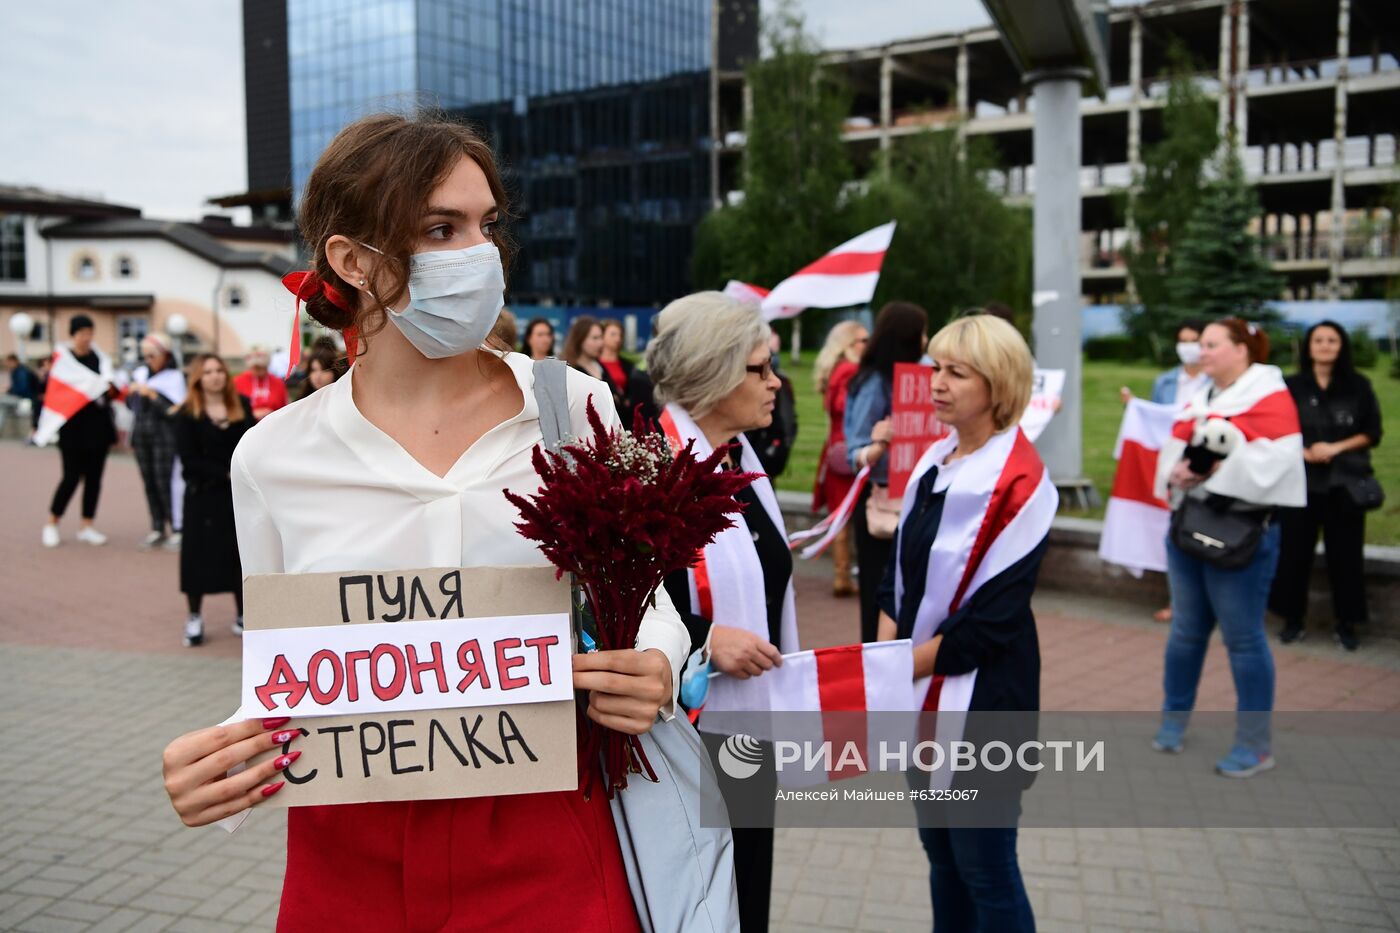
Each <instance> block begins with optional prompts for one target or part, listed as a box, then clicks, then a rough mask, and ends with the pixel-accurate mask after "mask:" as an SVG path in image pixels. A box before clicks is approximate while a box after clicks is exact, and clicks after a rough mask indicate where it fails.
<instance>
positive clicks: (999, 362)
mask: <svg viewBox="0 0 1400 933" xmlns="http://www.w3.org/2000/svg"><path fill="white" fill-rule="evenodd" d="M928 354H929V356H930V357H931V358H932V359H933V379H932V386H931V388H932V393H933V407H934V412H935V414H936V416H937V418H938V420H939V421H941V422H942V423H943V424H945V425H947V426H948V427H949V428H950V429H951V431H950V433H949V434H948V435H947V436H945V437H943V438H941V439H940V440H938V441H935V442H934V443H933V445H932V446H930V447H929V449H928V450H927V451H925V452H924V455H923V456H922V457H920V458H919V462H918V463H917V464H916V465H915V466H914V472H913V475H912V476H910V478H909V487H908V492H906V493H905V503H904V505H905V507H904V512H903V514H902V515H901V516H900V520H899V529H898V531H897V532H896V533H895V548H894V551H893V553H892V554H891V555H890V561H889V564H888V565H887V567H886V570H885V576H884V582H883V584H882V585H881V587H880V594H879V595H880V640H881V641H887V640H890V639H893V638H909V639H912V640H913V642H914V695H915V697H916V699H917V700H918V701H919V703H920V708H921V709H922V710H923V711H925V712H930V713H952V714H954V715H953V716H950V717H946V721H947V725H946V726H945V717H940V722H939V724H938V741H939V742H940V743H952V742H958V741H962V740H964V739H966V740H968V741H973V742H974V744H977V745H985V744H986V743H988V742H990V741H1001V742H1006V743H1007V744H1008V745H1009V746H1010V747H1012V748H1018V747H1020V745H1021V743H1022V742H1024V741H1029V740H1031V739H1034V738H1035V732H1034V726H1033V725H1031V724H1030V723H1033V722H1034V719H1033V717H1030V718H1024V717H1017V718H1012V717H1008V716H1006V715H1005V714H1007V713H1013V712H1025V711H1032V710H1038V709H1040V643H1039V641H1038V639H1037V636H1036V630H1035V616H1034V615H1033V614H1032V613H1031V596H1032V594H1033V593H1034V592H1035V584H1036V578H1037V575H1038V574H1039V572H1040V562H1041V559H1042V558H1043V557H1044V556H1045V550H1046V547H1047V546H1048V542H1049V534H1050V521H1051V519H1053V518H1054V517H1055V507H1056V505H1057V504H1058V501H1059V497H1058V495H1057V494H1056V492H1055V486H1054V484H1052V483H1051V482H1050V476H1049V473H1048V471H1047V470H1046V469H1045V466H1044V464H1042V463H1041V461H1040V457H1039V456H1038V455H1037V454H1036V450H1035V447H1033V446H1032V445H1031V442H1030V441H1029V440H1027V438H1026V435H1025V433H1024V432H1023V431H1022V430H1021V428H1020V427H1019V422H1020V420H1021V415H1022V414H1023V413H1024V412H1025V410H1026V405H1027V404H1028V403H1029V402H1030V397H1031V373H1032V369H1033V366H1034V364H1033V363H1032V362H1031V351H1030V349H1029V348H1028V347H1027V346H1026V342H1025V340H1023V339H1022V338H1021V335H1020V334H1019V333H1017V332H1016V328H1014V327H1012V326H1011V325H1010V324H1008V323H1006V322H1005V321H1003V320H1001V319H999V318H995V317H992V316H991V315H989V314H977V315H973V316H971V317H963V318H959V319H958V320H955V321H953V322H952V323H951V324H949V325H948V326H947V327H944V328H943V329H942V330H940V331H939V332H938V333H937V334H935V335H934V337H933V340H931V341H930V342H929V345H928ZM910 500H912V502H911V501H910ZM984 710H985V711H992V712H995V713H997V714H998V715H996V716H993V717H979V716H971V717H967V719H966V720H964V719H963V718H962V717H961V716H960V715H958V714H966V713H968V712H970V711H973V712H975V711H984ZM964 723H965V724H964ZM916 773H917V772H916ZM997 777H999V778H1000V780H994V781H992V782H990V784H989V783H988V782H987V774H986V772H981V773H979V772H971V773H969V772H959V773H958V774H957V775H954V776H952V778H951V782H954V783H955V785H957V786H963V787H968V786H978V785H979V783H980V784H981V786H982V787H983V788H986V789H989V790H990V789H993V788H994V789H995V790H996V792H997V794H998V795H999V796H998V797H997V803H998V804H999V809H998V812H997V813H996V814H993V813H991V812H990V811H984V820H985V821H984V822H982V823H981V825H974V826H962V825H954V826H949V825H947V820H946V818H944V819H939V818H938V816H939V814H938V813H937V812H936V811H932V810H920V811H919V815H920V824H921V825H920V827H919V841H920V842H922V843H923V847H924V852H925V853H926V854H927V855H928V860H929V894H930V897H931V899H932V901H933V921H934V925H935V927H936V928H937V929H939V930H945V929H946V930H979V931H981V930H996V931H997V933H1033V931H1034V930H1035V918H1034V916H1033V915H1032V913H1031V905H1030V901H1029V899H1028V898H1027V896H1026V887H1025V883H1024V882H1023V880H1022V878H1021V871H1020V867H1019V865H1018V864H1017V861H1016V822H1017V818H1018V816H1019V814H1020V795H1021V792H1022V790H1024V788H1025V787H1026V786H1028V785H1029V783H1030V778H1032V777H1034V772H1026V771H1024V770H1017V769H1012V770H1008V771H1006V772H1004V774H1000V775H998V776H997ZM931 780H932V782H933V783H932V786H933V787H934V789H943V788H947V787H949V785H950V775H949V772H948V771H947V770H941V771H935V772H934V773H933V775H932V777H931ZM964 782H966V783H964ZM985 805H986V806H991V805H990V804H985Z"/></svg>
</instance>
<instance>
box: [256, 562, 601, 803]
mask: <svg viewBox="0 0 1400 933" xmlns="http://www.w3.org/2000/svg"><path fill="white" fill-rule="evenodd" d="M244 610H245V611H244V625H245V632H244V706H243V709H244V710H245V711H248V712H249V714H250V715H257V714H258V713H259V712H261V711H263V710H265V709H269V708H268V706H267V703H268V702H271V703H272V704H273V705H272V707H271V710H270V711H269V712H268V713H267V715H269V716H273V715H292V716H293V719H292V721H291V723H290V724H289V725H288V727H287V728H288V729H297V730H299V731H300V733H301V737H300V738H298V739H295V740H294V741H293V742H291V743H289V744H288V745H285V746H279V747H274V748H270V749H269V750H268V751H267V752H265V753H263V754H262V755H259V756H258V757H257V758H256V759H254V762H253V764H260V763H262V762H263V761H266V760H268V759H269V758H272V757H275V756H277V755H281V754H283V752H284V751H290V750H292V749H296V750H299V751H300V752H301V753H302V754H301V757H300V758H299V759H298V760H297V761H296V762H294V763H293V764H292V765H291V767H289V768H287V769H286V770H285V771H283V772H282V778H284V779H285V780H286V781H287V786H286V787H284V788H283V789H282V791H281V792H280V793H277V794H274V795H273V796H272V797H270V798H268V800H267V803H266V804H264V806H269V805H270V806H310V805H317V804H334V803H366V802H371V801H382V800H431V799H442V798H451V797H484V796H494V795H500V794H532V793H540V792H543V791H555V790H573V789H575V788H577V787H578V752H577V743H576V734H575V713H574V694H573V674H572V664H571V661H570V655H571V654H572V652H573V639H572V634H571V632H572V630H571V628H570V622H569V612H570V597H569V586H568V583H567V581H556V580H555V579H554V568H552V567H523V568H522V567H510V568H500V567H485V568H465V569H459V568H445V569H429V570H403V571H385V572H372V573H361V572H355V573H312V574H266V575H258V576H251V577H248V578H247V579H246V580H245V581H244ZM288 711H290V712H288ZM326 713H342V715H326Z"/></svg>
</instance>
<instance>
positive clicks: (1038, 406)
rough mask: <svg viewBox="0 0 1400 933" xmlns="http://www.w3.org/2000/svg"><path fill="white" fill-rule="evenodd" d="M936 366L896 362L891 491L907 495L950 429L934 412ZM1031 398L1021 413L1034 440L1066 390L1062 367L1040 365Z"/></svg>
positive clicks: (891, 416) (1033, 379)
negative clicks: (923, 459) (930, 453)
mask: <svg viewBox="0 0 1400 933" xmlns="http://www.w3.org/2000/svg"><path fill="white" fill-rule="evenodd" d="M932 378H933V367H932V366H923V365H921V364H919V363H896V364H894V397H893V404H892V406H891V409H892V413H891V415H890V419H891V421H890V423H891V424H892V425H894V442H893V443H892V444H890V453H889V458H890V464H889V465H890V495H891V496H893V497H895V498H896V499H897V498H899V497H900V496H902V495H904V490H905V487H907V486H908V485H909V477H910V475H911V474H913V472H914V467H915V466H916V465H917V464H918V462H919V458H920V457H922V456H923V455H924V451H926V450H928V445H929V444H932V443H933V442H934V441H936V440H938V439H939V438H940V437H942V436H943V435H945V434H947V433H948V428H947V426H945V425H944V424H943V423H942V422H940V421H939V420H938V418H937V417H936V416H935V415H934V413H933V388H932V384H931V381H930V380H931V379H932ZM1031 378H1032V382H1031V400H1030V404H1028V405H1027V406H1026V411H1025V413H1024V414H1023V415H1021V430H1022V431H1025V432H1026V437H1027V438H1028V439H1030V440H1032V441H1034V440H1035V439H1036V438H1038V437H1040V435H1041V432H1043V431H1044V430H1045V426H1046V425H1047V424H1049V423H1050V419H1051V418H1053V417H1054V416H1055V412H1057V411H1059V409H1060V397H1061V396H1062V395H1063V394H1064V388H1065V371H1064V370H1063V369H1037V370H1034V372H1033V374H1032V377H1031Z"/></svg>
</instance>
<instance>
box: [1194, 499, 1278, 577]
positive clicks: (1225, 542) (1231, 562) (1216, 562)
mask: <svg viewBox="0 0 1400 933" xmlns="http://www.w3.org/2000/svg"><path fill="white" fill-rule="evenodd" d="M1234 501H1235V500H1233V499H1230V498H1228V497H1224V496H1210V497H1208V498H1205V499H1197V498H1195V497H1191V496H1188V497H1187V498H1186V499H1185V500H1184V501H1183V502H1182V503H1181V505H1180V507H1178V508H1177V510H1176V511H1175V512H1173V513H1172V521H1171V536H1172V543H1173V544H1175V545H1176V546H1177V548H1178V549H1180V550H1181V551H1182V552H1183V553H1185V554H1189V555H1190V556H1192V557H1195V558H1197V559H1198V560H1203V561H1205V562H1206V563H1208V564H1211V565H1213V566H1216V567H1219V568H1220V569H1221V570H1239V569H1241V568H1243V567H1247V566H1249V562H1250V561H1252V560H1254V554H1255V552H1257V551H1258V550H1259V542H1260V541H1261V540H1263V538H1264V532H1265V531H1266V530H1267V529H1268V527H1269V522H1270V521H1272V519H1273V512H1272V510H1269V509H1254V510H1248V511H1239V510H1232V509H1231V508H1230V504H1231V503H1232V502H1234Z"/></svg>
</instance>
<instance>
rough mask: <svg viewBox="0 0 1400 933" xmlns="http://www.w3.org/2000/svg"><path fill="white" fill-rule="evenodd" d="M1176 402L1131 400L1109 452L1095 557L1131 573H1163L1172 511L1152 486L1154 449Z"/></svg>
mask: <svg viewBox="0 0 1400 933" xmlns="http://www.w3.org/2000/svg"><path fill="white" fill-rule="evenodd" d="M1177 410H1178V407H1177V406H1176V405H1159V404H1156V403H1154V402H1146V401H1143V400H1142V399H1140V398H1134V399H1130V400H1129V401H1128V405H1127V407H1126V408H1124V409H1123V423H1122V425H1121V426H1120V427H1119V428H1118V443H1117V445H1116V446H1115V447H1114V450H1113V456H1114V458H1115V459H1116V460H1117V461H1118V469H1117V471H1116V472H1115V473H1114V475H1113V491H1112V492H1110V493H1109V497H1108V508H1107V509H1106V510H1105V511H1104V516H1103V533H1102V534H1101V535H1100V537H1099V557H1101V558H1102V559H1104V560H1106V561H1108V562H1109V563H1110V564H1118V565H1120V566H1123V567H1126V568H1127V569H1128V570H1129V571H1130V572H1132V574H1133V575H1134V576H1142V572H1143V571H1144V570H1155V571H1158V572H1160V573H1166V570H1167V526H1168V525H1169V524H1170V522H1171V511H1170V510H1169V509H1168V507H1167V503H1166V502H1165V501H1163V500H1162V499H1159V498H1157V497H1156V495H1154V494H1153V491H1152V482H1153V478H1154V477H1155V476H1156V474H1157V454H1158V452H1159V451H1160V450H1161V449H1162V445H1163V444H1164V443H1165V442H1166V441H1167V439H1168V438H1169V437H1171V433H1172V423H1173V422H1174V421H1175V419H1176V413H1177Z"/></svg>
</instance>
